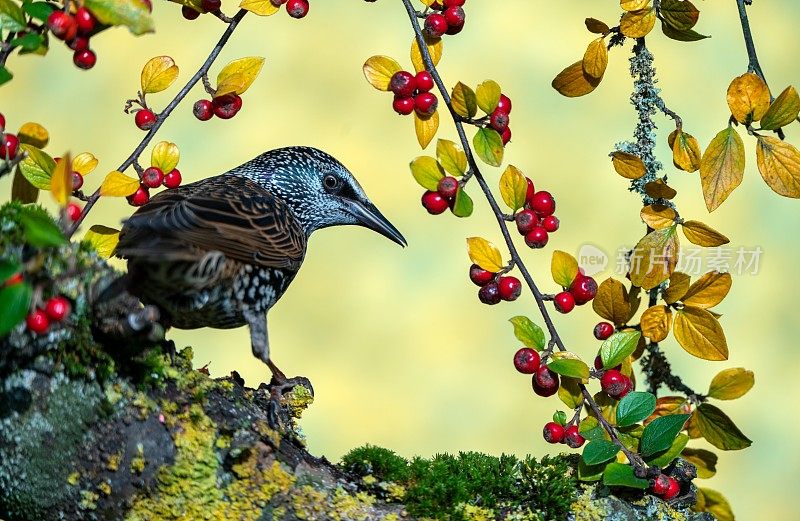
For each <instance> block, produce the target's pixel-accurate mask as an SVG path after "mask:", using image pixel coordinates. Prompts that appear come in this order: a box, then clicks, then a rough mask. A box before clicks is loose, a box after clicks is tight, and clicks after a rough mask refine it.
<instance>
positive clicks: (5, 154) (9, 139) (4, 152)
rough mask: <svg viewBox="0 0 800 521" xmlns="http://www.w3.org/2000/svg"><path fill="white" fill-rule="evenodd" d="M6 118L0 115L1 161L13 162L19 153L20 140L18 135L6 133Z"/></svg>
mask: <svg viewBox="0 0 800 521" xmlns="http://www.w3.org/2000/svg"><path fill="white" fill-rule="evenodd" d="M5 130H6V117H5V116H4V115H3V114H0V138H2V139H0V161H12V160H13V159H15V158H16V157H17V152H18V151H19V138H17V135H16V134H11V133H10V132H5Z"/></svg>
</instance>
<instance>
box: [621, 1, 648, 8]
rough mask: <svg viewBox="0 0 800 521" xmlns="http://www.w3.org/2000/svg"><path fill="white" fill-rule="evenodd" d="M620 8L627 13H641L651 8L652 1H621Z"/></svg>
mask: <svg viewBox="0 0 800 521" xmlns="http://www.w3.org/2000/svg"><path fill="white" fill-rule="evenodd" d="M619 6H620V7H621V8H623V9H625V10H626V11H640V10H642V9H645V8H646V7H649V6H650V0H620V2H619Z"/></svg>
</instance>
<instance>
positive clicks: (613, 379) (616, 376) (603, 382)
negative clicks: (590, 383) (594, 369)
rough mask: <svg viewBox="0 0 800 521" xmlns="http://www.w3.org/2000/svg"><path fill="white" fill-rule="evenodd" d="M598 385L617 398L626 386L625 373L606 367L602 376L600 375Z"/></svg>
mask: <svg viewBox="0 0 800 521" xmlns="http://www.w3.org/2000/svg"><path fill="white" fill-rule="evenodd" d="M600 386H601V387H602V388H603V391H604V392H605V393H606V394H607V395H609V396H610V397H612V398H619V397H620V395H621V394H623V393H624V392H625V389H626V388H627V384H626V383H625V375H623V374H622V373H620V372H619V371H617V370H616V369H608V370H606V371H605V372H604V373H603V376H601V377H600Z"/></svg>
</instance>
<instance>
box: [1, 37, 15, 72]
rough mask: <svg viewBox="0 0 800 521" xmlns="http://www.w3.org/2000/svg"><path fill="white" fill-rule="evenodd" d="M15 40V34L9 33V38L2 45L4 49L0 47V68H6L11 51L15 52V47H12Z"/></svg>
mask: <svg viewBox="0 0 800 521" xmlns="http://www.w3.org/2000/svg"><path fill="white" fill-rule="evenodd" d="M13 40H14V32H13V31H11V32H9V33H8V36H7V37H6V39H5V41H4V42H3V43H2V47H0V67H2V66H5V64H6V60H7V59H8V57H9V56H10V55H11V51H13V50H14V47H11V42H12V41H13Z"/></svg>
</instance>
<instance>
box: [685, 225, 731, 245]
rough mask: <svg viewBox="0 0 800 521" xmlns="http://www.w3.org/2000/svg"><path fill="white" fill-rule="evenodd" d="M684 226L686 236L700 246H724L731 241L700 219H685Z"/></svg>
mask: <svg viewBox="0 0 800 521" xmlns="http://www.w3.org/2000/svg"><path fill="white" fill-rule="evenodd" d="M682 226H683V234H684V235H685V236H686V238H687V239H689V241H690V242H692V243H693V244H696V245H698V246H705V247H707V248H708V247H712V246H722V245H723V244H728V243H729V242H731V241H730V240H729V239H728V238H727V237H725V236H724V235H722V234H721V233H719V232H718V231H717V230H715V229H714V228H712V227H710V226H708V225H707V224H703V223H701V222H700V221H684V222H683V223H682Z"/></svg>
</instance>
